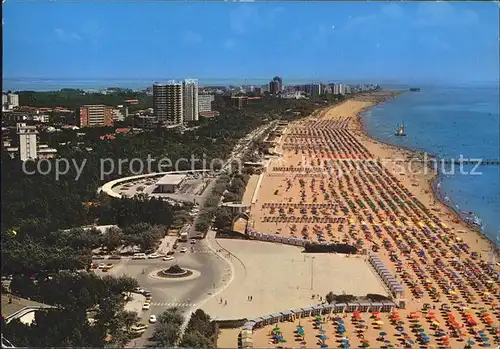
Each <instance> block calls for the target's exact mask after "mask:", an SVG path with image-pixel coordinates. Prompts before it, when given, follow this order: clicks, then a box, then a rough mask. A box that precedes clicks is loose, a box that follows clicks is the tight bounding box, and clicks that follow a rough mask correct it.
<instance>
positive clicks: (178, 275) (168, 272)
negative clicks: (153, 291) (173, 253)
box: [148, 265, 201, 281]
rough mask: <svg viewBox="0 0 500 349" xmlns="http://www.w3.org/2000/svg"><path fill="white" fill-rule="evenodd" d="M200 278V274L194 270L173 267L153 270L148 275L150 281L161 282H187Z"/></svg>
mask: <svg viewBox="0 0 500 349" xmlns="http://www.w3.org/2000/svg"><path fill="white" fill-rule="evenodd" d="M200 276H201V273H200V272H199V271H197V270H194V269H187V268H181V267H179V266H178V265H173V266H171V267H169V268H168V269H165V268H163V269H155V270H153V271H151V272H150V273H149V274H148V277H149V278H151V279H156V280H162V281H188V280H193V279H196V278H198V277H200Z"/></svg>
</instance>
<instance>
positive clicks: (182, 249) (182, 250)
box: [179, 247, 188, 253]
mask: <svg viewBox="0 0 500 349" xmlns="http://www.w3.org/2000/svg"><path fill="white" fill-rule="evenodd" d="M187 250H188V249H187V248H185V247H183V248H181V250H180V251H179V252H180V253H186V252H187Z"/></svg>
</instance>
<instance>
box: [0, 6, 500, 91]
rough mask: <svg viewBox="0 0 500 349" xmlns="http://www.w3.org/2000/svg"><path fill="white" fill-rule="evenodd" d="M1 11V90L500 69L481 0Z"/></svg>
mask: <svg viewBox="0 0 500 349" xmlns="http://www.w3.org/2000/svg"><path fill="white" fill-rule="evenodd" d="M166 14H168V15H166ZM171 14H173V15H171ZM3 18H4V26H3V29H4V33H3V39H4V40H3V41H4V43H3V45H4V47H3V48H4V51H3V55H4V57H3V58H4V59H3V82H4V90H5V89H6V88H9V89H19V88H18V87H17V86H15V85H16V84H19V85H23V86H26V87H25V88H26V89H29V88H30V84H31V86H32V88H33V85H50V84H51V81H47V80H46V79H49V80H52V83H53V84H56V83H58V84H61V83H62V82H68V83H73V84H75V85H76V86H75V87H80V86H78V84H79V82H82V80H85V81H83V83H84V84H86V85H87V84H91V83H92V80H93V81H94V83H97V84H98V85H101V84H102V83H104V84H105V86H106V85H107V86H110V85H113V82H114V81H116V82H117V83H132V84H134V83H137V84H139V86H137V88H139V87H146V86H148V85H151V84H152V83H153V82H155V81H159V82H162V81H166V80H170V79H179V80H182V79H185V78H195V79H198V80H199V82H200V85H201V86H203V85H207V84H210V82H209V81H214V83H216V82H217V81H221V82H223V81H226V82H227V83H225V84H226V85H228V84H231V83H234V84H238V83H239V84H241V83H244V81H245V80H248V81H250V80H251V81H259V83H258V84H262V85H264V84H266V83H268V82H269V80H270V79H272V77H274V76H276V75H278V76H280V77H282V78H283V83H284V84H285V85H287V84H290V83H295V82H296V83H299V82H302V83H306V82H311V81H315V82H316V81H325V82H327V81H342V82H346V83H352V82H366V83H381V84H401V83H404V84H414V83H418V84H456V83H461V84H468V83H481V82H487V83H492V82H495V81H498V76H499V68H498V66H499V53H498V43H499V42H498V27H499V19H498V6H497V4H495V3H488V2H454V3H448V2H397V3H381V2H379V3H378V2H345V3H343V2H311V3H307V2H254V3H222V2H217V3H215V2H200V3H191V2H187V3H186V2H141V3H138V2H123V3H118V2H85V1H83V2H15V1H11V2H6V3H5V4H3ZM20 19H22V20H20ZM249 83H250V84H252V83H253V82H249ZM63 85H64V84H63ZM67 87H71V86H67ZM91 87H92V86H89V88H91ZM95 87H104V86H95ZM124 87H126V86H124ZM21 89H22V88H21ZM48 89H50V88H48Z"/></svg>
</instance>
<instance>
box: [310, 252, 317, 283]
mask: <svg viewBox="0 0 500 349" xmlns="http://www.w3.org/2000/svg"><path fill="white" fill-rule="evenodd" d="M314 258H316V257H311V290H313V288H314Z"/></svg>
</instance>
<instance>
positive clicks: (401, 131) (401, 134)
mask: <svg viewBox="0 0 500 349" xmlns="http://www.w3.org/2000/svg"><path fill="white" fill-rule="evenodd" d="M394 135H395V136H398V137H404V136H406V133H405V124H401V125H398V127H396V133H395V134H394Z"/></svg>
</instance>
